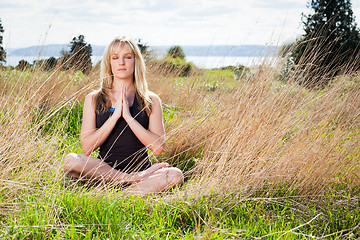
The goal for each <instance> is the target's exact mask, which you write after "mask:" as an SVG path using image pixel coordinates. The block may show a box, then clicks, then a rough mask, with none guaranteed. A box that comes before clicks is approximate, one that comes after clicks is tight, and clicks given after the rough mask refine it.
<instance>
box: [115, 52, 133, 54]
mask: <svg viewBox="0 0 360 240" xmlns="http://www.w3.org/2000/svg"><path fill="white" fill-rule="evenodd" d="M117 54H119V53H118V52H112V53H111V54H110V55H117ZM129 54H130V55H134V54H133V53H131V52H127V53H124V55H129Z"/></svg>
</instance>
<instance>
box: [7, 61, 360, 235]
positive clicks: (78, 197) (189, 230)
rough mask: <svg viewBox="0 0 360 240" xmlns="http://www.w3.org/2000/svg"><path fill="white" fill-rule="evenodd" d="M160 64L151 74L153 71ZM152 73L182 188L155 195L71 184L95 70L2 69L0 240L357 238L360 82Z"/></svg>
mask: <svg viewBox="0 0 360 240" xmlns="http://www.w3.org/2000/svg"><path fill="white" fill-rule="evenodd" d="M154 69H155V70H154ZM156 69H157V67H153V68H151V69H150V70H149V76H148V80H149V85H150V89H152V90H153V91H155V92H156V93H158V94H159V95H160V97H161V99H162V101H163V106H164V108H163V113H164V120H165V127H166V132H167V139H168V140H167V145H166V151H165V153H164V154H163V155H161V156H158V157H155V156H151V157H152V160H153V161H154V162H156V161H167V162H170V163H171V164H172V165H176V166H178V167H180V168H181V169H182V170H183V171H184V173H185V177H186V182H185V184H184V185H183V186H181V187H179V188H176V189H173V190H171V191H170V192H166V193H162V194H159V195H155V196H150V197H148V198H137V197H130V196H123V195H122V192H121V189H120V190H119V189H113V188H112V189H101V190H100V189H98V188H96V187H94V186H87V185H83V184H80V183H78V182H76V181H73V180H70V179H69V178H67V177H66V176H65V175H64V172H63V170H62V159H63V157H64V156H65V155H66V154H67V153H70V152H81V147H80V144H79V133H80V125H81V112H82V102H83V99H84V96H85V95H86V94H87V93H88V92H89V91H91V89H96V88H97V87H98V69H96V70H94V71H93V72H91V73H90V74H89V75H85V76H84V75H82V74H80V73H78V72H60V71H53V72H42V71H39V70H37V69H32V70H25V71H18V70H15V69H1V70H0V76H1V82H0V89H1V92H0V97H1V105H0V119H1V126H0V131H1V134H0V140H1V142H2V144H1V146H0V176H1V177H0V221H1V227H0V237H1V238H2V239H107V238H108V239H239V238H240V239H313V238H315V239H342V238H349V239H356V238H360V230H359V227H360V226H359V220H360V212H359V209H360V200H359V182H360V181H359V167H358V166H359V165H358V164H359V160H360V142H359V141H360V132H359V131H360V130H359V129H360V118H359V109H360V101H359V99H360V97H359V95H360V85H359V84H360V78H359V76H358V75H346V76H341V77H338V78H336V79H334V80H333V81H332V82H331V84H330V85H328V86H327V87H326V88H324V89H318V90H310V89H306V88H303V87H301V86H299V85H297V84H295V83H294V82H292V81H291V77H290V80H288V82H287V83H285V82H282V81H279V79H280V78H279V75H280V72H281V67H280V66H277V67H270V66H265V65H264V66H260V67H258V68H253V69H248V70H247V71H246V73H245V74H241V75H239V74H235V72H234V69H231V68H229V69H217V70H198V71H197V72H196V73H194V74H193V75H191V76H188V77H179V76H170V74H159V73H158V72H156Z"/></svg>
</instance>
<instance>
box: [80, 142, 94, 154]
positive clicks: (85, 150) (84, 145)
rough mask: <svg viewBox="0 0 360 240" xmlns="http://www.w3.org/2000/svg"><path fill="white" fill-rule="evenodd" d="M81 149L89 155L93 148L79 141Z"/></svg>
mask: <svg viewBox="0 0 360 240" xmlns="http://www.w3.org/2000/svg"><path fill="white" fill-rule="evenodd" d="M80 144H81V149H82V150H83V152H84V154H85V155H87V156H89V155H90V154H91V153H92V152H93V151H94V150H93V149H92V148H91V147H89V146H87V145H86V144H85V143H84V142H83V141H80Z"/></svg>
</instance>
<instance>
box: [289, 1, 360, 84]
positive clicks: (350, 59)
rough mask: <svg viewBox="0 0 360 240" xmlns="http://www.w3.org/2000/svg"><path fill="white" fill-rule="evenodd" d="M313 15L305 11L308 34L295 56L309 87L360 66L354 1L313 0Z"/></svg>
mask: <svg viewBox="0 0 360 240" xmlns="http://www.w3.org/2000/svg"><path fill="white" fill-rule="evenodd" d="M307 7H309V8H310V7H311V8H312V9H313V10H314V13H313V14H309V15H307V16H305V15H304V14H303V16H302V19H303V24H304V31H305V34H304V35H303V36H302V37H301V38H300V41H298V45H297V47H295V49H294V51H293V53H292V57H293V59H294V62H295V64H297V65H298V67H299V68H300V69H301V70H303V71H304V72H305V73H306V74H305V78H304V81H305V82H304V83H305V84H306V85H309V86H319V85H322V86H323V85H324V84H326V83H327V82H328V81H329V80H330V79H331V78H332V77H333V76H335V75H338V74H340V73H345V72H347V71H356V70H358V69H359V68H360V65H359V57H360V49H359V47H360V45H359V43H360V34H359V30H358V28H357V26H356V23H355V17H354V16H353V11H352V9H351V3H350V0H311V2H310V3H309V4H308V6H307Z"/></svg>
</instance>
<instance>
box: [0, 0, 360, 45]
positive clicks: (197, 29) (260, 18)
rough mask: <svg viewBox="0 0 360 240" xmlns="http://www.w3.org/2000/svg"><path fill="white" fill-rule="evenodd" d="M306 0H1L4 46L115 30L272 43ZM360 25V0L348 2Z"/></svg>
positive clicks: (174, 40) (172, 40) (176, 39)
mask: <svg viewBox="0 0 360 240" xmlns="http://www.w3.org/2000/svg"><path fill="white" fill-rule="evenodd" d="M306 3H307V0H147V1H146V0H126V1H125V0H111V1H110V0H0V18H1V20H2V25H3V27H4V29H5V33H4V40H3V46H4V47H5V48H17V47H28V46H36V45H43V44H55V43H56V44H57V43H60V44H64V43H65V44H67V43H69V42H70V41H71V39H72V38H73V37H75V36H78V35H80V34H82V35H84V36H85V40H86V41H87V42H88V43H90V44H93V45H107V44H108V43H109V42H110V41H111V40H112V39H113V38H114V37H116V36H118V35H124V34H125V35H130V36H132V37H134V38H141V39H142V41H143V42H145V43H147V44H148V45H151V46H155V45H175V44H177V45H217V44H227V45H233V44H234V45H241V44H275V45H279V44H281V43H283V42H284V41H291V40H294V39H295V38H296V36H299V35H301V34H302V25H301V13H302V12H305V13H308V12H309V11H310V10H309V9H307V8H306ZM352 7H353V11H354V15H355V16H356V22H357V24H358V25H360V1H359V0H356V1H354V0H353V1H352Z"/></svg>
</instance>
